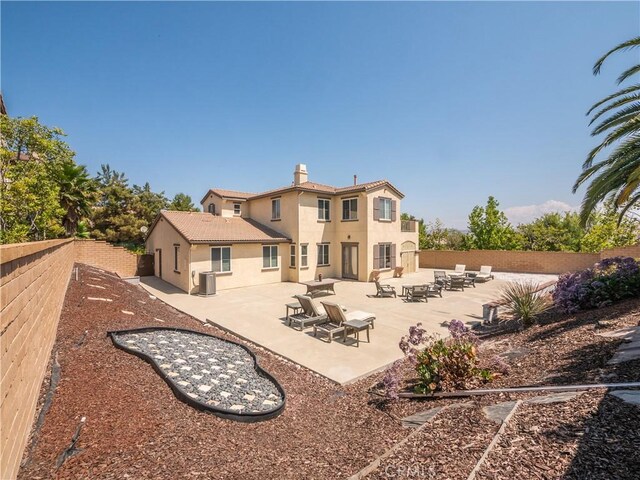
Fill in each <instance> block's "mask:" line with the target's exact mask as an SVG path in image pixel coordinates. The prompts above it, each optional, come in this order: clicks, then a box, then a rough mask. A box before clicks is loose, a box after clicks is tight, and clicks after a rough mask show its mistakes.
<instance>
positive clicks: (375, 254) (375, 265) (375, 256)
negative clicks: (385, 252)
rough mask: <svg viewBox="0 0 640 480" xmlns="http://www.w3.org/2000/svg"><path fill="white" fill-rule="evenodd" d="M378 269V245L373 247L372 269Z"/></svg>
mask: <svg viewBox="0 0 640 480" xmlns="http://www.w3.org/2000/svg"><path fill="white" fill-rule="evenodd" d="M378 268H380V245H377V244H376V245H374V246H373V269H374V270H377V269H378Z"/></svg>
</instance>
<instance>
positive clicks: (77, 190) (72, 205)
mask: <svg viewBox="0 0 640 480" xmlns="http://www.w3.org/2000/svg"><path fill="white" fill-rule="evenodd" d="M56 180H57V183H58V187H59V201H60V206H61V207H62V208H63V209H64V212H65V213H64V217H63V219H62V225H63V227H64V229H65V232H66V234H67V236H69V237H73V236H74V235H75V234H76V231H77V229H78V223H79V222H80V220H81V219H82V218H84V217H88V216H89V214H90V213H91V207H92V206H93V205H94V203H95V201H96V198H97V193H98V190H97V184H96V182H95V180H94V179H93V178H91V177H90V176H89V173H88V172H87V168H86V167H85V166H84V165H76V164H75V163H74V162H73V161H66V162H63V164H62V165H61V166H60V168H59V170H58V172H57V178H56Z"/></svg>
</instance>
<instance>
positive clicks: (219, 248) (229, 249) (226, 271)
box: [210, 246, 233, 273]
mask: <svg viewBox="0 0 640 480" xmlns="http://www.w3.org/2000/svg"><path fill="white" fill-rule="evenodd" d="M225 249H226V250H228V251H229V270H223V269H222V268H223V265H224V262H223V255H222V251H223V250H225ZM213 250H220V269H219V270H216V269H214V267H213ZM232 253H233V252H232V251H231V247H224V246H223V247H211V252H210V255H211V271H212V272H216V273H231V272H232V271H233V267H232V260H233V255H232Z"/></svg>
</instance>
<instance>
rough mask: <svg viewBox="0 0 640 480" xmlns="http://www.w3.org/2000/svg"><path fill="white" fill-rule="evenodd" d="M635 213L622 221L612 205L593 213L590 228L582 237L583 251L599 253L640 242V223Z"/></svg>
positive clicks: (624, 217) (630, 213)
mask: <svg viewBox="0 0 640 480" xmlns="http://www.w3.org/2000/svg"><path fill="white" fill-rule="evenodd" d="M633 213H634V212H627V214H625V215H624V216H623V217H622V219H620V218H619V215H618V213H617V212H616V208H615V206H614V205H612V204H606V205H605V206H604V207H603V208H602V209H601V210H599V211H595V212H593V213H592V214H591V218H590V219H589V228H588V230H587V232H586V233H585V235H584V237H582V242H581V251H583V252H594V253H597V252H600V251H602V250H605V249H607V248H615V247H626V246H628V245H635V244H636V243H638V242H640V221H639V220H638V217H637V216H636V215H634V214H633Z"/></svg>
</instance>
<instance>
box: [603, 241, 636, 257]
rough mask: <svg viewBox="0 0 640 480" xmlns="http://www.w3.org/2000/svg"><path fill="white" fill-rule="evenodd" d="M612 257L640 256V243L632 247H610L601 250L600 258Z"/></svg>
mask: <svg viewBox="0 0 640 480" xmlns="http://www.w3.org/2000/svg"><path fill="white" fill-rule="evenodd" d="M611 257H633V258H640V244H638V245H632V246H630V247H618V248H609V249H608V250H603V251H602V252H600V259H601V260H603V259H605V258H611Z"/></svg>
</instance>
